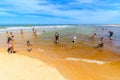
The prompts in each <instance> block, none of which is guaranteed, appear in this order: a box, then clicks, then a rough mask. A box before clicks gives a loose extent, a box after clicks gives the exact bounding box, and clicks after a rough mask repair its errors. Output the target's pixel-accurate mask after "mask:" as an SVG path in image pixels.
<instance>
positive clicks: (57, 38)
mask: <svg viewBox="0 0 120 80" xmlns="http://www.w3.org/2000/svg"><path fill="white" fill-rule="evenodd" d="M59 40H60V35H59V33H58V32H56V33H55V42H56V43H59Z"/></svg>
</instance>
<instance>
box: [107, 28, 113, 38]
mask: <svg viewBox="0 0 120 80" xmlns="http://www.w3.org/2000/svg"><path fill="white" fill-rule="evenodd" d="M108 32H109V39H110V40H112V36H113V32H112V31H111V30H109V31H108Z"/></svg>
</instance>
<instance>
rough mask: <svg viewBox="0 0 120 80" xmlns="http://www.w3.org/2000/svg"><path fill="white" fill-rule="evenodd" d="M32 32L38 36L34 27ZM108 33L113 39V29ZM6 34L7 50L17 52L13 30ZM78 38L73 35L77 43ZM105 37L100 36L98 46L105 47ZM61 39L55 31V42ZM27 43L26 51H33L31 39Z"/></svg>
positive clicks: (73, 40) (73, 41)
mask: <svg viewBox="0 0 120 80" xmlns="http://www.w3.org/2000/svg"><path fill="white" fill-rule="evenodd" d="M32 32H33V35H34V36H35V37H36V36H37V33H36V30H35V29H34V28H33V29H32ZM44 32H45V31H44ZM20 33H21V35H23V34H24V33H23V30H22V29H21V30H20ZM108 33H109V39H110V40H112V36H113V31H111V30H108ZM96 35H97V34H96V33H94V34H93V35H92V37H91V39H95V38H96ZM6 36H7V45H8V49H7V52H8V53H15V39H14V34H13V32H10V33H9V32H8V31H7V32H6ZM76 39H77V37H76V36H75V35H73V36H72V43H75V42H76ZM103 39H104V37H103V36H102V37H101V38H100V40H101V43H100V44H98V45H97V46H96V48H103V47H104V42H103ZM59 41H60V34H59V33H58V32H56V33H55V42H56V43H59ZM26 45H27V49H26V51H28V52H30V51H32V44H31V43H30V41H29V40H28V41H26Z"/></svg>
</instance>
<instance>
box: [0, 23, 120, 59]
mask: <svg viewBox="0 0 120 80" xmlns="http://www.w3.org/2000/svg"><path fill="white" fill-rule="evenodd" d="M33 28H34V29H35V30H37V33H38V37H37V43H36V42H34V43H36V44H35V45H38V46H39V47H40V48H43V49H45V50H44V51H48V52H49V54H47V52H46V55H48V56H51V57H60V56H62V58H63V57H64V58H72V59H73V58H80V59H81V57H82V58H85V57H86V56H89V57H90V56H91V55H93V53H96V51H98V53H104V51H101V50H100V51H99V50H96V49H95V48H94V47H96V46H97V45H98V44H99V43H101V41H100V38H101V37H104V40H103V42H104V44H105V48H107V49H109V50H111V51H114V52H115V53H117V54H120V50H119V48H120V26H119V25H117V26H115V25H114V26H113V25H98V24H94V25H89V24H81V25H80V24H62V25H60V24H54V25H53V24H50V25H48V24H46V25H45V24H44V25H40V24H31V25H28V24H27V25H0V33H4V32H6V31H8V32H18V31H20V29H23V30H24V32H31V33H32V29H33ZM108 30H111V31H113V37H112V40H109V33H108ZM55 32H58V33H59V34H60V42H59V44H56V43H55ZM94 33H96V34H97V36H96V39H95V40H92V39H90V37H91V36H92V35H93V34H94ZM41 35H42V36H41ZM74 35H75V36H76V37H77V39H76V43H75V44H74V43H72V36H74ZM89 53H90V54H89ZM104 60H105V59H104Z"/></svg>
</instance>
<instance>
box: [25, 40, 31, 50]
mask: <svg viewBox="0 0 120 80" xmlns="http://www.w3.org/2000/svg"><path fill="white" fill-rule="evenodd" d="M31 50H32V44H31V43H30V41H27V49H26V51H28V52H30V51H31Z"/></svg>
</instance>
